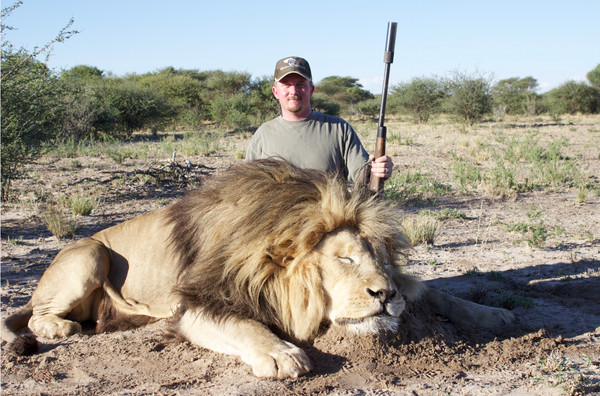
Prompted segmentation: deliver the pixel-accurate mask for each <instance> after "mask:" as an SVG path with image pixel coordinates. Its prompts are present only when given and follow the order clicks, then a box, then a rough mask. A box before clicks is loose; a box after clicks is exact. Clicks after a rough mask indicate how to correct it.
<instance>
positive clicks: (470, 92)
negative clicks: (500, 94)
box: [444, 72, 492, 125]
mask: <svg viewBox="0 0 600 396" xmlns="http://www.w3.org/2000/svg"><path fill="white" fill-rule="evenodd" d="M446 85H447V87H446V89H447V93H448V96H447V97H446V100H445V101H444V105H445V107H446V109H447V111H448V112H449V113H450V114H452V115H454V116H455V117H457V118H458V119H460V120H462V121H463V122H465V123H466V124H467V125H472V124H473V123H475V122H478V121H481V119H482V118H483V116H484V115H485V114H488V113H489V112H490V111H491V109H492V95H491V88H490V80H489V78H485V77H483V76H481V75H478V74H473V75H467V74H465V73H461V72H455V73H454V75H453V76H452V77H451V78H450V79H449V80H447V82H446Z"/></svg>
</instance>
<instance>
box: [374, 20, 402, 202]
mask: <svg viewBox="0 0 600 396" xmlns="http://www.w3.org/2000/svg"><path fill="white" fill-rule="evenodd" d="M397 25H398V24H397V23H396V22H388V31H387V39H386V43H385V52H384V53H383V63H384V70H383V90H382V93H381V106H380V108H379V123H378V127H377V141H376V142H375V158H379V157H381V156H383V155H385V139H386V134H387V129H386V127H385V125H384V124H385V106H386V102H387V92H388V84H389V80H390V65H391V64H392V63H393V62H394V47H395V46H396V27H397ZM369 190H371V191H372V192H373V193H381V192H382V191H383V179H381V178H380V177H377V176H373V175H372V174H371V176H370V180H369Z"/></svg>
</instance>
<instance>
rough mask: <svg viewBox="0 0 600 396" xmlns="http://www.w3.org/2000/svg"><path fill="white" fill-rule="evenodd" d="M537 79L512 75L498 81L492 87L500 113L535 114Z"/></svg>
mask: <svg viewBox="0 0 600 396" xmlns="http://www.w3.org/2000/svg"><path fill="white" fill-rule="evenodd" d="M537 86H538V83H537V80H536V79H535V78H533V77H525V78H519V77H512V78H508V79H505V80H500V81H498V82H497V83H496V84H495V85H494V87H493V88H492V96H493V98H494V104H495V105H496V108H498V109H501V113H502V114H503V115H504V113H508V114H535V113H536V102H537V100H538V95H537V94H536V93H535V89H536V88H537Z"/></svg>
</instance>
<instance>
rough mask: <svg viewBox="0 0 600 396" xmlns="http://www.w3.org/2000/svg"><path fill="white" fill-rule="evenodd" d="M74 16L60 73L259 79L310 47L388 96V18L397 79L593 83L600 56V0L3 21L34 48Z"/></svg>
mask: <svg viewBox="0 0 600 396" xmlns="http://www.w3.org/2000/svg"><path fill="white" fill-rule="evenodd" d="M14 3H15V1H11V0H4V1H3V2H2V8H6V7H8V6H10V5H12V4H14ZM71 18H73V19H74V24H73V26H72V28H73V29H76V30H77V31H79V33H78V34H76V35H74V36H73V37H71V38H70V39H69V40H67V41H65V42H63V43H57V44H56V45H55V46H54V47H53V50H52V53H51V54H50V57H49V58H48V60H47V64H48V65H49V66H50V67H51V68H53V69H55V70H56V71H60V70H64V69H69V68H71V67H73V66H77V65H89V66H94V67H97V68H99V69H100V70H103V71H104V72H105V74H110V73H112V75H116V76H125V75H127V74H132V73H136V74H143V73H148V72H155V71H157V70H160V69H162V68H165V67H169V66H172V67H174V68H176V69H198V70H200V71H205V70H217V69H219V70H223V71H236V72H247V73H249V74H250V75H251V76H252V77H256V78H258V77H263V76H272V74H273V71H274V68H275V63H276V62H277V60H278V59H281V58H284V57H287V56H301V57H303V58H305V59H307V60H308V61H309V63H310V65H311V69H312V72H313V80H314V81H315V82H318V81H320V80H321V79H323V78H325V77H328V76H333V75H338V76H349V77H353V78H357V79H358V80H359V83H361V84H362V85H363V87H364V88H366V89H368V90H369V91H371V92H372V93H375V94H377V93H381V90H382V81H383V74H384V73H383V72H384V63H383V52H384V50H385V43H386V35H387V29H388V22H397V24H398V27H397V35H396V46H395V52H394V63H393V64H392V65H391V67H390V77H389V78H390V85H391V86H393V85H395V84H398V83H401V82H410V80H412V79H413V78H418V77H435V78H437V77H449V76H451V75H452V74H453V73H455V72H459V73H464V74H469V75H471V74H472V75H481V76H484V77H489V78H490V79H491V80H492V81H493V82H497V81H499V80H502V79H506V78H511V77H521V78H522V77H527V76H531V77H533V78H535V79H536V80H537V81H538V84H539V88H538V91H539V92H540V93H542V92H546V91H548V90H550V89H553V88H556V87H558V86H559V85H561V84H563V83H565V82H567V81H569V80H576V81H586V74H587V73H588V72H589V71H591V70H592V69H594V68H595V67H596V65H598V64H599V63H600V22H599V21H600V1H598V0H563V1H555V0H443V1H442V0H431V1H428V0H420V1H418V0H389V1H388V0H360V1H355V0H344V1H338V0H329V1H328V0H320V1H313V0H303V1H300V2H295V3H294V2H285V1H282V0H279V1H270V0H269V1H260V0H254V1H252V0H250V1H248V0H245V1H238V0H210V1H206V0H204V1H203V0H170V1H165V0H161V1H158V0H118V1H117V0H96V1H90V0H24V2H23V4H22V5H21V6H20V7H19V8H18V9H16V10H15V11H14V12H13V13H12V14H10V15H9V16H8V17H7V18H5V20H3V24H4V25H8V26H10V27H12V28H13V30H11V31H6V30H5V34H4V37H3V38H2V40H3V41H8V42H10V43H11V44H12V45H13V46H14V47H16V48H20V47H24V48H26V49H28V50H33V49H34V47H42V46H43V45H44V44H46V43H48V42H49V41H51V40H52V39H53V38H54V37H56V34H57V33H58V32H59V31H60V30H61V29H62V28H63V27H64V26H65V25H66V24H67V22H68V21H69V19H71ZM41 60H44V61H45V59H41Z"/></svg>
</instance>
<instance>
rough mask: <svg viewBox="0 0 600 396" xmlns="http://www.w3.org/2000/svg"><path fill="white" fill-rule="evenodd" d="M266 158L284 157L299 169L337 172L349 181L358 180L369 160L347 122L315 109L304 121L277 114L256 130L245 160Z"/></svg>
mask: <svg viewBox="0 0 600 396" xmlns="http://www.w3.org/2000/svg"><path fill="white" fill-rule="evenodd" d="M269 157H280V158H283V159H285V160H287V161H289V162H291V163H292V164H294V165H296V166H298V167H300V168H306V169H318V170H322V171H325V172H331V173H335V172H339V173H340V174H342V175H344V177H345V178H346V179H347V180H349V181H356V180H358V178H359V176H360V174H361V172H362V170H363V168H364V166H365V165H366V164H367V162H368V160H369V155H368V153H367V152H366V150H365V149H364V147H363V145H362V143H361V142H360V139H359V138H358V136H357V135H356V132H354V129H352V127H351V126H350V124H348V123H347V122H346V121H344V120H343V119H341V118H339V117H334V116H330V115H327V114H322V113H319V112H317V111H314V110H313V112H312V113H311V114H310V115H309V116H308V117H307V118H306V119H304V120H301V121H287V120H284V119H283V118H282V117H281V116H279V117H277V118H275V119H273V120H271V121H267V122H265V123H264V124H262V125H261V126H260V127H259V128H258V129H257V130H256V133H255V134H254V136H252V140H251V141H250V145H249V146H248V150H247V152H246V160H247V161H250V160H253V159H260V158H269Z"/></svg>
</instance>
